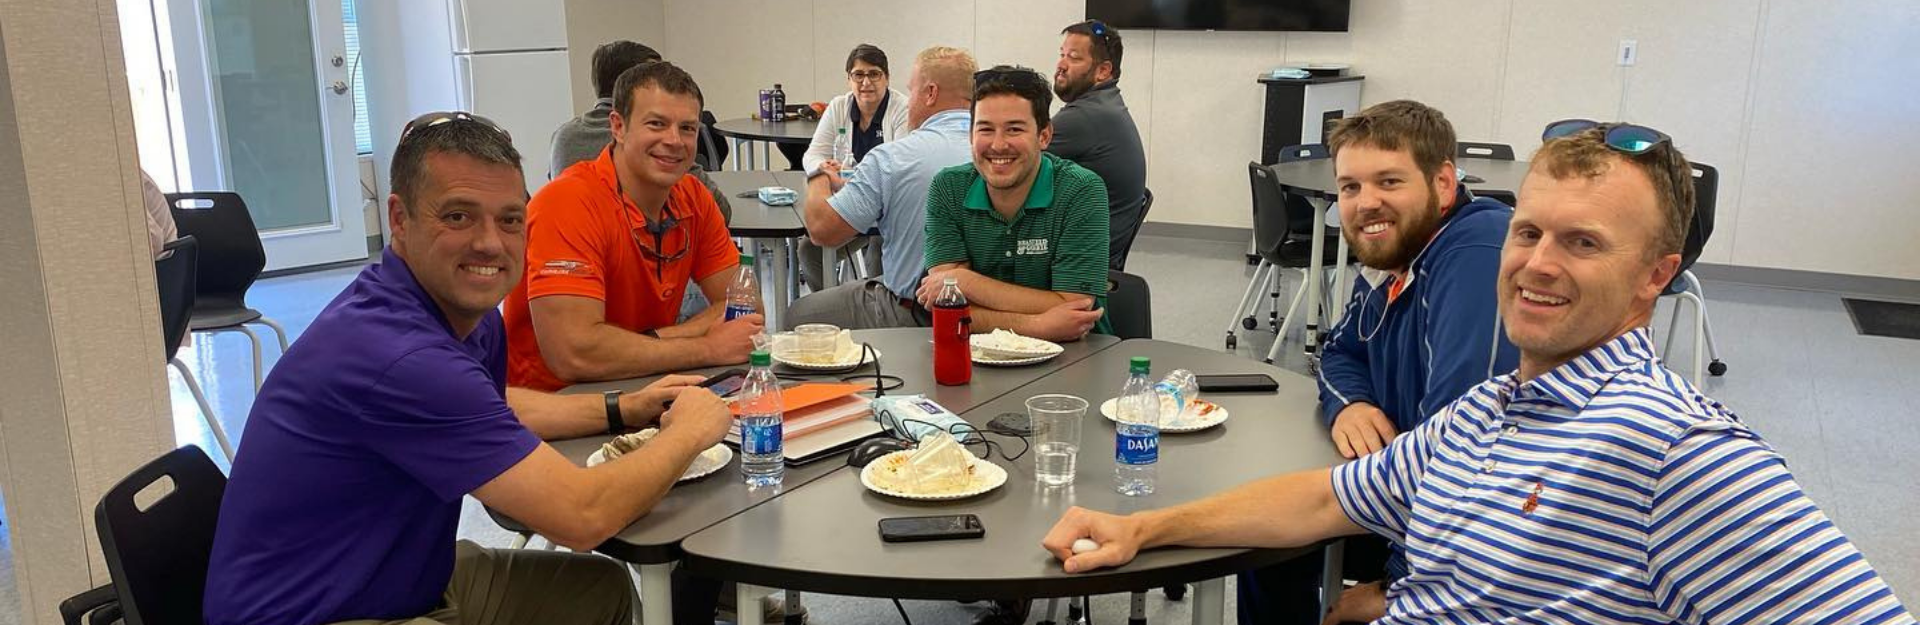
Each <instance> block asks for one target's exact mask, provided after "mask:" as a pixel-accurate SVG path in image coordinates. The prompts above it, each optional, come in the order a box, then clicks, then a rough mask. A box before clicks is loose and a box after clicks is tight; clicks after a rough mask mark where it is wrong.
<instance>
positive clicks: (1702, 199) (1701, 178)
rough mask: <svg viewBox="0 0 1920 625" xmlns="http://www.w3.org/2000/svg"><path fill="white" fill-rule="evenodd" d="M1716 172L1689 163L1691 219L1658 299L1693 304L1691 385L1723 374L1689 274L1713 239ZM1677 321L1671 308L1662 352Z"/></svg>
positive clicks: (1701, 295) (1701, 293) (1696, 281)
mask: <svg viewBox="0 0 1920 625" xmlns="http://www.w3.org/2000/svg"><path fill="white" fill-rule="evenodd" d="M1719 195H1720V170H1718V169H1715V168H1714V167H1713V166H1712V165H1707V164H1704V163H1693V220H1692V221H1690V222H1688V224H1687V238H1686V242H1685V243H1684V244H1683V245H1682V246H1681V250H1680V271H1679V272H1677V273H1675V274H1674V276H1673V280H1672V281H1670V282H1668V283H1667V289H1666V291H1665V292H1664V293H1661V295H1662V296H1668V295H1671V296H1674V297H1677V298H1679V299H1680V300H1681V301H1685V302H1689V303H1692V304H1693V311H1694V332H1695V335H1694V342H1693V380H1694V382H1695V383H1698V382H1700V381H1701V380H1704V379H1706V378H1705V377H1704V376H1703V373H1704V374H1710V375H1713V376H1721V375H1726V373H1727V363H1724V362H1721V361H1720V348H1719V346H1717V345H1715V344H1714V342H1713V323H1712V321H1710V320H1709V319H1707V300H1706V297H1707V295H1706V291H1705V290H1704V289H1703V288H1702V287H1701V285H1700V278H1698V277H1696V276H1694V275H1693V271H1692V268H1693V263H1694V261H1697V260H1699V259H1700V253H1701V252H1702V251H1704V250H1705V249H1706V247H1707V239H1708V238H1709V237H1712V236H1713V216H1714V209H1715V207H1716V206H1717V205H1718V204H1719ZM1679 322H1680V305H1679V304H1678V303H1677V302H1676V303H1675V304H1674V306H1673V316H1672V317H1671V318H1669V320H1668V321H1667V339H1666V343H1665V344H1664V345H1662V348H1661V351H1662V352H1669V351H1670V350H1671V349H1672V348H1673V335H1674V330H1675V329H1676V326H1677V325H1679Z"/></svg>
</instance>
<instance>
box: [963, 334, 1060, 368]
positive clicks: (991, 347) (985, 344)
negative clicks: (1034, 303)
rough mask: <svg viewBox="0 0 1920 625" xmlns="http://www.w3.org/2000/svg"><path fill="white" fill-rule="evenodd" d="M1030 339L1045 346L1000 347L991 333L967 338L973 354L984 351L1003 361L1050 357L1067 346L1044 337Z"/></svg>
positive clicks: (976, 359)
mask: <svg viewBox="0 0 1920 625" xmlns="http://www.w3.org/2000/svg"><path fill="white" fill-rule="evenodd" d="M1024 338H1032V337H1024ZM1032 340H1035V341H1039V342H1041V343H1045V344H1046V346H1045V347H1044V348H1043V349H1037V350H1018V349H1007V348H1005V347H1001V346H1000V343H999V342H998V341H995V340H994V339H993V335H992V334H975V335H973V336H972V337H971V338H970V339H969V342H970V343H971V344H972V345H973V352H974V353H975V354H979V353H982V352H985V353H986V355H987V356H989V357H991V358H994V359H997V360H1003V361H1004V360H1014V359H1028V358H1038V357H1041V356H1045V357H1047V358H1052V357H1054V356H1058V355H1060V352H1064V351H1066V350H1067V348H1065V347H1061V346H1060V344H1059V343H1055V342H1052V341H1048V340H1045V339H1032ZM974 359H975V361H978V360H979V357H978V356H975V357H974ZM1036 362H1042V361H1036Z"/></svg>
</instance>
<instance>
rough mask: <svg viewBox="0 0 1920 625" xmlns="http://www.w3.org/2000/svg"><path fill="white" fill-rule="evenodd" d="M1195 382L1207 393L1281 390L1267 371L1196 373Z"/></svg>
mask: <svg viewBox="0 0 1920 625" xmlns="http://www.w3.org/2000/svg"><path fill="white" fill-rule="evenodd" d="M1193 379H1194V383H1195V384H1198V385H1199V386H1200V391H1201V392H1205V393H1271V392H1274V391H1277V390H1280V383H1279V382H1275V381H1273V376H1270V375H1267V374H1265V373H1232V374H1224V375H1196V376H1193Z"/></svg>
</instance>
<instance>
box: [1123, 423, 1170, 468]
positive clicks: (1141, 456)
mask: <svg viewBox="0 0 1920 625" xmlns="http://www.w3.org/2000/svg"><path fill="white" fill-rule="evenodd" d="M1117 434H1118V436H1117V437H1116V438H1115V439H1114V453H1113V461H1114V462H1118V463H1120V464H1132V465H1142V464H1153V463H1155V462H1159V461H1160V433H1159V432H1157V431H1156V432H1153V433H1151V434H1128V433H1126V432H1118V433H1117Z"/></svg>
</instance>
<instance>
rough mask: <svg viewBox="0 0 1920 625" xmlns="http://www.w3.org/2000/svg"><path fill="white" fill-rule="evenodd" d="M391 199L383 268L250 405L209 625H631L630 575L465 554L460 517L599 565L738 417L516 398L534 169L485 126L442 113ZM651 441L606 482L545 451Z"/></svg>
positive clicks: (568, 559)
mask: <svg viewBox="0 0 1920 625" xmlns="http://www.w3.org/2000/svg"><path fill="white" fill-rule="evenodd" d="M392 178H393V188H394V194H393V195H392V196H390V197H389V198H388V200H387V212H388V219H389V220H390V222H391V224H392V227H393V236H394V239H393V243H392V245H391V246H390V247H388V248H387V250H386V252H385V254H384V255H383V256H382V260H381V263H380V264H378V265H375V266H372V267H368V268H367V269H366V270H365V271H363V272H361V274H360V277H359V278H357V279H356V280H355V281H354V282H353V284H351V285H349V286H348V287H347V289H346V290H345V291H343V292H341V294H340V295H339V296H338V297H336V298H334V300H333V302H332V303H331V304H328V305H327V308H326V310H324V311H322V312H321V313H320V316H319V317H318V318H317V319H315V320H314V322H313V325H312V326H311V327H309V328H308V329H307V332H306V334H305V335H304V336H302V337H301V339H300V341H299V342H297V343H295V344H294V346H293V349H292V350H290V351H289V352H288V353H287V355H286V357H285V359H283V360H282V362H281V363H280V365H279V366H278V367H275V369H274V374H273V376H272V377H269V378H268V379H267V383H266V386H264V387H263V388H262V389H261V391H260V396H259V399H258V400H256V401H255V402H254V408H253V412H252V414H251V415H249V417H248V419H247V426H246V434H245V437H244V440H245V442H246V444H245V445H244V446H242V447H241V450H240V454H239V456H238V457H237V458H236V459H235V461H234V466H233V476H232V480H231V481H230V482H228V485H227V492H226V497H225V499H224V500H223V501H222V502H221V505H220V520H219V530H218V532H217V534H216V536H215V538H214V548H213V558H212V563H211V566H210V567H209V570H208V574H207V591H206V598H205V599H206V602H205V603H206V608H205V609H206V618H207V622H208V623H211V624H213V625H228V624H238V623H247V624H249V625H261V624H286V625H309V624H320V623H335V622H343V621H357V622H373V623H378V622H385V621H404V622H407V623H434V622H443V623H454V622H458V623H462V624H467V625H471V624H473V623H543V624H549V623H581V624H587V623H592V624H602V623H605V624H611V623H624V622H627V621H628V619H629V618H630V614H631V611H632V610H633V605H632V600H631V596H632V595H631V582H630V581H629V578H628V577H627V574H626V571H625V569H624V568H622V567H621V566H620V565H619V564H617V563H615V562H614V561H612V560H608V559H606V558H602V557H599V556H594V555H586V554H571V553H553V552H529V551H511V550H491V549H483V548H481V547H479V546H476V545H474V544H473V543H470V542H464V541H462V542H459V543H457V544H456V542H455V540H454V531H455V528H456V526H457V524H458V522H459V517H460V501H461V498H462V497H463V496H465V495H468V494H472V495H473V496H474V497H476V498H478V499H479V500H480V501H481V502H483V503H485V504H487V505H488V506H491V507H492V508H494V509H495V510H498V511H500V512H502V513H504V514H506V515H508V516H511V517H513V518H515V519H518V520H520V521H521V522H523V523H525V524H527V526H528V527H531V528H532V529H534V530H535V531H537V532H539V533H540V534H541V535H544V536H547V537H550V538H552V539H553V540H554V541H555V542H558V543H560V544H563V545H566V546H568V547H572V548H574V549H575V550H578V551H586V550H589V549H591V548H593V547H594V546H596V545H599V544H600V543H601V542H603V541H605V540H606V539H607V538H609V537H611V536H612V535H613V534H614V533H615V532H617V531H619V530H620V529H621V528H623V527H625V526H627V525H628V524H630V523H632V522H633V520H634V519H635V518H638V517H639V516H641V515H643V514H646V512H647V511H648V510H649V509H651V508H652V507H653V505H654V503H656V502H658V501H659V500H660V499H661V497H663V496H665V495H666V492H667V489H668V488H669V487H671V486H672V485H673V483H674V481H675V479H676V478H678V477H679V475H680V474H681V472H682V471H684V470H685V469H686V468H687V465H688V464H689V463H690V462H691V461H692V460H693V458H694V456H695V455H696V454H698V453H699V452H700V451H702V450H704V449H706V448H708V447H710V446H712V445H713V444H715V443H716V442H718V441H719V440H720V438H721V436H723V435H724V434H725V433H726V431H727V427H728V425H729V422H730V418H729V415H728V413H727V409H726V407H725V406H724V405H723V404H722V403H721V402H720V400H719V399H718V398H716V397H714V396H713V394H712V393H709V392H707V391H706V390H704V389H699V388H696V387H694V386H692V384H694V383H697V382H698V381H699V378H698V377H693V376H669V377H667V378H666V379H663V380H661V381H659V382H657V383H655V384H653V385H651V386H649V387H647V388H645V389H643V390H641V391H638V392H636V393H632V394H628V395H625V396H623V397H617V398H603V397H602V396H599V395H588V396H565V397H563V396H556V395H547V394H544V393H538V392H533V391H526V390H524V389H511V390H509V389H507V388H506V386H505V381H506V362H507V360H506V359H507V356H506V336H505V334H504V326H503V325H502V323H501V319H500V312H499V310H498V306H499V305H500V301H501V299H502V298H504V297H506V294H507V292H508V291H509V290H511V289H512V287H513V285H514V284H516V283H518V282H519V280H520V277H521V275H522V270H523V267H522V264H523V260H522V259H523V258H524V253H525V250H526V241H527V239H526V230H525V227H526V199H527V192H526V188H525V186H524V184H523V183H522V182H521V181H522V180H523V178H522V176H521V171H520V154H519V153H518V152H517V151H515V150H514V148H513V144H512V143H511V141H510V140H509V138H508V137H507V135H506V133H505V132H504V131H501V130H500V129H499V128H498V127H497V126H495V125H494V124H493V123H492V122H489V121H487V120H485V119H484V118H479V117H475V116H472V115H468V114H465V113H435V114H429V115H427V116H423V117H421V118H419V119H416V120H414V121H413V122H412V123H409V124H408V125H407V128H406V130H404V131H402V133H401V138H400V145H399V147H397V148H396V149H395V151H394V158H393V176H392ZM668 400H674V403H673V408H672V410H666V409H665V404H666V403H667V402H668ZM609 404H612V406H609ZM655 422H657V423H658V425H659V426H660V434H659V436H658V437H656V438H654V439H653V441H652V442H651V443H650V444H649V445H648V446H647V447H646V449H645V451H644V453H636V454H628V455H626V456H623V457H621V458H619V459H616V460H614V461H613V462H609V463H606V464H603V465H600V466H598V467H594V468H591V469H582V468H579V467H577V466H575V465H574V464H573V463H572V462H569V461H568V460H567V459H566V458H564V457H562V456H561V455H560V454H559V453H558V452H555V451H554V450H553V448H551V447H548V446H546V445H545V444H543V443H542V442H541V440H542V439H557V438H568V437H578V436H584V435H589V434H594V433H599V432H605V431H607V430H609V429H618V428H623V427H630V426H639V425H647V424H653V423H655ZM414 619H424V620H414ZM709 622H711V621H709Z"/></svg>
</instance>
